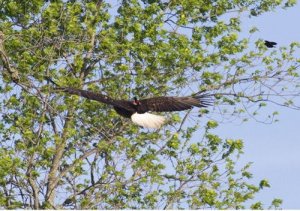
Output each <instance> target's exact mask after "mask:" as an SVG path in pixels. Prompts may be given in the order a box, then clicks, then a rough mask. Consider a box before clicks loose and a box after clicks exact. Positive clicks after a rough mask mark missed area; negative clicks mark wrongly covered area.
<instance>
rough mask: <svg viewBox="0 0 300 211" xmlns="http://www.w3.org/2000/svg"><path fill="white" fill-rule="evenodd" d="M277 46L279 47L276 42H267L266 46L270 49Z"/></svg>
mask: <svg viewBox="0 0 300 211" xmlns="http://www.w3.org/2000/svg"><path fill="white" fill-rule="evenodd" d="M275 45H277V43H276V42H272V41H268V40H265V46H267V47H268V48H274V47H275Z"/></svg>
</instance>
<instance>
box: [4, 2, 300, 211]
mask: <svg viewBox="0 0 300 211" xmlns="http://www.w3.org/2000/svg"><path fill="white" fill-rule="evenodd" d="M294 4H295V1H291V0H288V1H281V0H276V1H271V0H263V1H260V2H257V1H256V2H255V1H245V0H243V1H241V0H234V1H224V0H218V1H199V0H182V1H161V0H142V1H139V0H131V1H121V2H119V1H118V2H117V1H116V2H114V1H113V2H112V1H98V0H77V1H74V0H64V1H62V0H57V1H42V0H33V1H20V0H11V1H5V0H2V1H1V0H0V10H1V12H0V31H1V32H3V34H4V37H5V39H4V41H3V45H4V46H3V49H2V48H0V51H1V52H0V53H2V54H1V55H7V58H8V61H9V63H10V66H11V67H14V68H15V69H16V70H17V71H18V73H19V76H20V80H19V82H18V83H17V84H16V83H13V82H12V81H11V80H10V77H8V76H9V73H8V72H9V71H7V70H5V68H4V67H3V68H1V70H3V71H2V73H3V74H2V78H1V82H2V83H1V89H0V93H1V99H0V104H1V106H0V109H1V114H0V119H1V123H0V137H1V142H0V145H1V149H0V208H3V209H33V208H34V209H41V208H44V209H46V208H47V209H62V208H75V209H163V208H174V209H177V208H178V209H179V208H190V209H203V208H210V209H229V208H230V209H241V208H245V204H246V202H247V201H249V200H251V199H253V197H254V196H255V194H256V193H257V192H258V191H260V190H261V189H262V188H264V187H269V183H268V182H267V180H262V181H261V182H260V183H259V184H257V185H254V184H251V181H250V179H251V178H252V174H251V172H250V171H249V168H250V164H246V165H245V166H244V167H241V169H238V168H237V167H236V166H237V161H238V158H239V156H240V155H241V154H242V153H243V141H242V140H240V139H237V140H233V139H230V138H228V139H224V138H222V137H220V136H219V135H218V134H217V133H216V132H215V131H214V129H215V128H217V127H219V126H221V123H222V121H223V120H224V119H228V120H229V121H231V120H233V119H238V120H241V121H246V120H248V118H251V117H253V116H255V118H259V117H257V116H258V110H259V109H264V108H267V105H269V103H272V102H276V104H279V105H283V106H287V107H293V108H298V107H297V105H295V103H294V102H293V101H292V99H291V98H287V97H285V96H284V95H285V94H286V93H288V95H287V96H292V94H295V93H292V92H297V93H298V90H299V85H298V83H297V82H299V81H298V80H299V73H298V67H299V65H298V63H299V59H297V58H295V53H296V52H297V50H298V48H299V44H297V43H292V44H291V45H290V46H288V47H282V48H280V49H279V50H278V51H271V50H270V49H267V48H266V47H265V46H264V44H263V41H262V40H251V39H241V38H240V37H239V35H240V32H241V27H240V26H241V20H240V18H239V17H241V16H242V15H240V14H246V15H249V16H258V15H260V14H263V13H264V12H268V11H271V10H274V9H276V8H278V7H289V6H293V5H294ZM234 11H236V13H235V12H234ZM249 11H250V12H249ZM257 30H258V29H256V28H253V29H251V30H250V32H249V33H250V34H253V33H255V32H256V31H257ZM252 43H255V47H254V48H249V46H252V45H250V44H252ZM1 58H2V57H1ZM1 62H3V61H1ZM45 76H50V77H51V78H53V80H54V81H56V82H57V83H58V84H60V85H61V86H71V87H76V88H83V89H89V90H93V91H95V92H101V93H105V94H108V95H110V96H111V97H112V98H117V99H120V98H123V99H126V98H128V99H130V98H132V97H133V96H139V97H141V98H143V97H147V96H163V95H179V94H182V93H185V94H187V92H190V91H191V90H193V92H194V93H197V92H201V91H206V92H207V93H208V94H210V95H211V96H212V97H213V96H214V97H215V102H214V104H215V105H214V106H215V108H217V109H211V108H204V109H200V111H199V115H200V117H198V116H196V115H195V113H193V112H190V113H184V112H183V113H180V114H178V113H174V114H173V113H172V114H169V115H168V119H169V122H168V123H167V124H166V125H165V126H164V128H163V129H161V130H158V131H152V130H146V129H143V128H139V127H138V126H136V125H133V124H132V123H131V122H130V121H129V120H126V119H124V118H122V117H120V116H119V115H117V114H116V112H115V111H114V110H112V109H111V108H110V107H108V106H107V105H104V104H101V103H98V102H94V101H88V100H85V99H82V98H80V97H78V96H69V95H66V94H64V93H59V92H56V91H55V90H53V88H52V85H51V84H49V82H47V80H45ZM188 94H192V93H188ZM216 110H217V111H218V112H219V113H218V114H216V112H214V111H216ZM268 112H269V114H270V116H269V121H271V122H272V121H274V118H275V117H274V116H277V114H278V113H277V112H276V111H268ZM181 114H186V116H184V117H183V116H181ZM251 114H253V116H252V115H251ZM262 119H264V117H262ZM257 120H258V121H259V119H257ZM198 123H199V124H198ZM280 204H281V200H280V199H275V200H274V201H273V202H272V207H273V208H275V209H277V208H278V207H279V206H280ZM251 208H253V209H260V208H262V203H261V202H258V203H255V204H254V205H252V206H251Z"/></svg>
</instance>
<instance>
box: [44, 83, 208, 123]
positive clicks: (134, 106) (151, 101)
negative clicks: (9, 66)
mask: <svg viewBox="0 0 300 211" xmlns="http://www.w3.org/2000/svg"><path fill="white" fill-rule="evenodd" d="M48 80H49V81H50V82H52V83H54V82H53V81H52V80H50V79H48ZM54 84H55V83H54ZM55 90H58V91H62V92H65V93H68V94H71V95H78V96H81V97H84V98H87V99H90V100H96V101H99V102H101V103H105V104H108V105H112V106H113V108H114V109H115V111H116V112H117V113H118V114H120V115H121V116H123V117H126V118H131V120H132V121H133V122H134V123H135V124H137V125H140V126H143V127H147V128H160V127H161V125H162V124H163V123H164V122H165V118H164V117H163V116H159V115H155V114H152V113H148V112H149V111H153V112H171V111H182V110H187V109H191V108H193V107H199V108H200V107H206V106H209V105H211V101H210V98H209V96H207V95H205V94H200V95H196V96H188V97H153V98H148V99H143V100H138V99H137V98H136V97H134V99H133V100H115V99H112V98H110V97H108V96H106V95H103V94H101V93H95V92H91V91H87V90H81V89H76V88H62V87H58V88H55Z"/></svg>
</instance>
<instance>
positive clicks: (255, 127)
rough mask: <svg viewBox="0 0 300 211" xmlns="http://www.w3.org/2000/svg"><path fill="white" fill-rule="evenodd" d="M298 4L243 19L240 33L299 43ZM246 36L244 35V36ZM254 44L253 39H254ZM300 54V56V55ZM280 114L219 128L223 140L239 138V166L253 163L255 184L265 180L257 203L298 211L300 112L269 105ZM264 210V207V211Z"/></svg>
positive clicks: (288, 42) (285, 44)
mask: <svg viewBox="0 0 300 211" xmlns="http://www.w3.org/2000/svg"><path fill="white" fill-rule="evenodd" d="M299 22H300V3H299V2H298V3H297V5H296V6H295V7H293V8H289V9H286V10H283V9H281V10H276V11H274V12H270V13H266V14H264V15H261V16H259V17H256V18H251V19H248V18H246V17H245V18H244V19H243V24H242V25H243V32H244V33H247V32H248V30H249V29H250V28H251V27H253V26H256V27H257V28H258V29H259V32H257V33H255V36H257V38H261V39H266V40H270V41H275V42H277V43H278V46H277V48H279V47H280V46H287V45H289V44H290V43H291V42H293V41H296V42H299V43H300V27H299ZM245 36H247V34H245ZM253 40H254V39H253ZM299 53H300V52H299ZM268 109H271V110H277V111H279V116H278V119H279V122H277V123H273V124H263V123H258V122H255V120H253V119H250V121H249V122H247V123H244V124H234V123H226V124H222V125H220V127H219V129H218V134H219V135H220V136H221V137H222V138H236V139H240V138H242V139H243V141H244V155H243V156H242V157H241V162H240V163H242V164H245V163H247V162H249V161H250V162H253V165H252V167H251V172H252V173H253V175H254V180H255V182H256V183H258V182H259V181H260V180H261V179H264V178H266V179H268V181H269V183H270V185H271V188H266V189H264V190H263V191H261V193H259V194H257V196H256V198H255V199H256V200H255V201H257V200H259V201H262V202H263V203H265V204H264V205H265V206H268V205H269V204H270V203H271V201H272V200H273V199H274V198H280V199H283V204H282V208H284V209H300V200H299V197H300V125H299V120H300V111H297V110H292V109H288V108H281V107H278V106H271V105H269V107H268ZM266 208H267V207H266Z"/></svg>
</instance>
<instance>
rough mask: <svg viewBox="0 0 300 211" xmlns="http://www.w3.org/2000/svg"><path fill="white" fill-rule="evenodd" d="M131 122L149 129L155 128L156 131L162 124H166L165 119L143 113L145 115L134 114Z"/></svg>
mask: <svg viewBox="0 0 300 211" xmlns="http://www.w3.org/2000/svg"><path fill="white" fill-rule="evenodd" d="M131 120H132V121H133V122H134V123H135V124H137V125H140V126H143V127H147V128H154V129H158V128H160V127H161V126H162V124H164V122H165V118H164V117H162V116H158V115H155V114H150V113H143V114H138V113H134V114H133V115H132V116H131Z"/></svg>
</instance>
